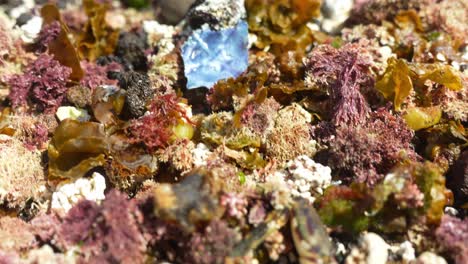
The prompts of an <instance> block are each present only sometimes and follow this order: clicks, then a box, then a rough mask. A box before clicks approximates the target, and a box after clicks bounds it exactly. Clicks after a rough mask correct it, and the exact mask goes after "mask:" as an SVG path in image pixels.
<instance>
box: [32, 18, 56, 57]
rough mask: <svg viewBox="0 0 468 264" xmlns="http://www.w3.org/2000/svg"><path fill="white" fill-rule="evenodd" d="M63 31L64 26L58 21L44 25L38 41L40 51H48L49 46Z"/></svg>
mask: <svg viewBox="0 0 468 264" xmlns="http://www.w3.org/2000/svg"><path fill="white" fill-rule="evenodd" d="M61 30H62V26H61V25H60V22H58V21H54V22H51V23H49V24H46V25H44V26H43V27H42V29H41V32H39V36H38V37H37V39H36V44H37V46H38V50H40V51H45V50H46V49H47V45H48V44H49V43H50V42H51V41H53V40H54V39H56V38H57V37H58V35H59V34H60V31H61Z"/></svg>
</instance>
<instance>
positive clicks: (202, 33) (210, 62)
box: [182, 21, 248, 89]
mask: <svg viewBox="0 0 468 264" xmlns="http://www.w3.org/2000/svg"><path fill="white" fill-rule="evenodd" d="M247 45H248V25H247V23H246V22H245V21H241V22H239V23H238V24H237V25H236V26H235V27H232V28H227V29H222V30H219V31H214V30H210V29H203V28H202V29H198V30H195V31H194V32H193V33H192V35H191V36H190V37H189V38H188V40H187V41H186V42H185V43H184V45H183V46H182V59H183V61H184V68H185V69H184V71H185V77H187V88H188V89H193V88H198V87H202V86H204V87H207V88H211V87H212V86H213V85H214V84H215V83H216V82H217V81H219V80H221V79H226V78H230V77H237V76H239V75H240V74H241V73H242V72H244V71H245V69H247V66H248V49H247Z"/></svg>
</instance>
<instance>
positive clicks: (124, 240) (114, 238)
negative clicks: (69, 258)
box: [60, 191, 146, 263]
mask: <svg viewBox="0 0 468 264" xmlns="http://www.w3.org/2000/svg"><path fill="white" fill-rule="evenodd" d="M140 221H142V216H141V214H140V213H139V211H138V210H137V207H136V203H135V202H134V201H129V200H128V199H127V198H126V197H125V195H124V194H121V193H119V192H117V191H112V192H110V193H109V194H108V195H107V197H106V200H105V201H104V202H103V204H102V205H101V206H98V205H96V204H95V203H94V202H91V201H82V202H80V203H79V204H78V205H77V206H75V207H73V208H72V209H71V210H70V212H69V213H68V215H67V216H66V218H65V219H64V221H63V223H62V225H61V229H60V236H61V237H62V238H63V240H64V241H66V242H68V243H69V244H70V245H74V244H77V243H82V248H81V252H82V256H81V258H82V261H84V262H86V263H111V262H118V263H142V262H143V260H144V252H145V250H146V240H145V239H144V237H143V234H142V233H141V232H140V230H139V227H138V224H139V223H140Z"/></svg>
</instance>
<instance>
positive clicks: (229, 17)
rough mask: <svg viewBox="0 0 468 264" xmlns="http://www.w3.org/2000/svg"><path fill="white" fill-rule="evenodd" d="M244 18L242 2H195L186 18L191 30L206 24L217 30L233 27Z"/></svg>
mask: <svg viewBox="0 0 468 264" xmlns="http://www.w3.org/2000/svg"><path fill="white" fill-rule="evenodd" d="M245 16H246V11H245V8H244V1H240V0H197V1H195V3H194V4H193V5H192V7H191V8H190V10H189V11H188V12H187V15H186V18H187V21H188V23H189V25H190V27H191V28H192V29H197V28H200V27H201V26H202V25H203V24H208V25H209V26H210V27H211V28H213V29H217V30H218V29H221V28H227V27H234V26H235V25H237V24H238V23H239V21H240V20H242V19H243V18H245Z"/></svg>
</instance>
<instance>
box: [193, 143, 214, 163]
mask: <svg viewBox="0 0 468 264" xmlns="http://www.w3.org/2000/svg"><path fill="white" fill-rule="evenodd" d="M211 154H212V152H211V151H210V149H208V147H207V146H206V145H205V144H203V143H198V144H197V146H196V147H195V148H194V149H193V150H192V156H193V165H195V167H201V166H206V162H207V161H208V157H209V156H210V155H211Z"/></svg>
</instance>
